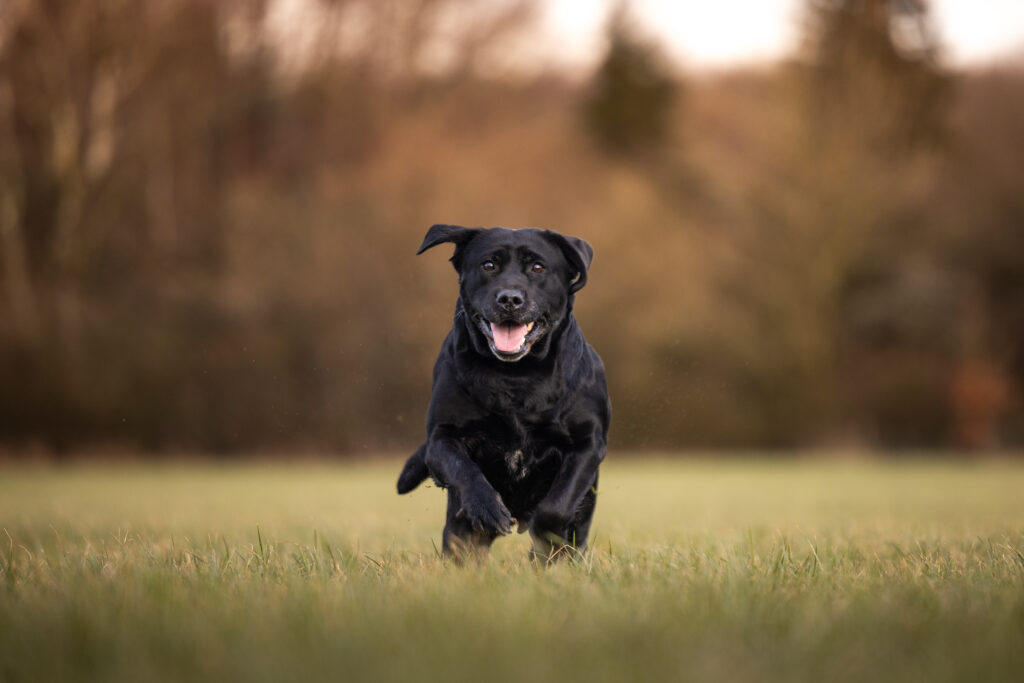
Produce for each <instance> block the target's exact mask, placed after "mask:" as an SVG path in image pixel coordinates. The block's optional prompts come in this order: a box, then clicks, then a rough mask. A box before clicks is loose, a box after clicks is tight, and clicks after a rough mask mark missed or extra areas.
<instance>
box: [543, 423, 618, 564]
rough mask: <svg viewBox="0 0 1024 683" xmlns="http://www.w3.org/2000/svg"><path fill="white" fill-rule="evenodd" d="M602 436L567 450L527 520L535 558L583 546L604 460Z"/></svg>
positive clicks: (550, 556)
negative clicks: (531, 515)
mask: <svg viewBox="0 0 1024 683" xmlns="http://www.w3.org/2000/svg"><path fill="white" fill-rule="evenodd" d="M604 453H605V446H604V442H603V440H598V439H594V440H591V441H590V442H588V443H587V444H586V445H584V446H583V447H582V448H579V449H578V450H574V451H571V452H570V453H568V454H567V455H566V456H565V459H564V460H563V461H562V466H561V468H560V469H559V471H558V475H557V476H556V477H555V481H554V483H553V484H552V485H551V488H550V489H549V490H548V492H547V494H546V495H545V496H544V498H543V499H542V500H541V501H540V503H539V504H538V505H537V510H536V512H535V513H534V515H533V519H532V520H531V521H530V536H531V538H532V540H533V553H532V554H533V556H534V557H535V558H542V559H545V558H553V557H557V556H559V555H560V554H562V553H561V552H560V551H562V550H564V549H566V548H576V549H580V550H582V549H584V548H586V545H587V533H588V532H589V530H590V520H591V517H592V516H593V514H594V507H595V505H596V504H597V490H596V489H597V470H598V467H599V466H600V464H601V461H602V460H604Z"/></svg>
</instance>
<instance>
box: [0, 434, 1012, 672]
mask: <svg viewBox="0 0 1024 683" xmlns="http://www.w3.org/2000/svg"><path fill="white" fill-rule="evenodd" d="M398 467H399V462H398V461H397V460H393V459H381V460H374V461H370V462H361V463H333V462H329V461H308V460H296V461H294V462H282V461H275V462H255V463H254V462H249V463H236V464H209V463H201V462H184V463H163V464H141V463H140V464H133V463H129V464H123V463H122V464H115V463H108V464H86V463H80V464H71V465H65V466H59V467H55V466H49V465H32V464H29V465H25V464H12V463H8V464H3V465H0V681H4V682H7V681H62V680H75V681H93V680H95V681H162V680H169V681H170V680H189V681H205V680H211V681H212V680H217V681H229V680H245V681H284V680H295V681H308V680H340V681H350V680H351V681H364V680H366V681H372V680H382V681H404V680H444V681H452V682H458V681H519V680H535V681H556V680H558V681H576V680H587V681H633V680H635V681H659V680H711V681H822V680H827V681H864V680H871V681H929V682H932V683H934V682H935V681H961V680H985V681H1019V680H1024V461H1021V460H1019V459H1018V460H1005V459H991V460H980V461H962V460H951V459H911V460H901V461H876V460H871V459H843V460H835V459H832V460H823V459H813V458H790V459H783V460H768V459H764V458H757V457H742V458H741V457H731V458H728V459H721V458H712V457H706V458H688V459H684V460H679V459H673V458H670V457H668V456H667V454H666V455H664V456H662V457H657V456H647V457H644V458H628V457H626V456H624V455H622V454H615V453H613V454H612V455H611V457H610V459H609V462H608V463H606V465H605V467H604V469H603V470H602V479H601V484H600V492H599V504H598V509H597V515H596V518H595V524H594V532H593V536H592V546H591V551H590V552H589V553H588V554H587V555H585V556H583V557H581V558H579V559H577V560H575V561H571V562H561V563H558V564H556V565H553V566H548V567H544V566H538V565H534V564H531V563H530V562H529V560H528V559H527V549H528V547H529V541H528V538H527V537H526V536H523V535H514V536H511V537H507V538H504V539H499V541H498V542H497V543H496V544H495V547H494V551H493V553H492V555H491V557H490V558H489V559H488V560H487V561H486V562H485V563H483V564H482V565H478V566H477V565H471V566H466V567H457V566H452V565H450V564H447V563H445V562H443V561H442V560H441V559H440V558H439V556H438V553H437V550H438V547H439V545H440V523H441V519H442V515H443V504H444V496H443V493H442V492H441V491H439V490H438V489H436V488H434V487H421V489H419V490H417V491H416V492H414V493H413V494H411V495H409V496H404V497H399V496H397V495H396V494H395V493H394V488H393V485H394V478H395V475H396V474H397V472H398Z"/></svg>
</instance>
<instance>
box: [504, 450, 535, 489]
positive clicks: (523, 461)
mask: <svg viewBox="0 0 1024 683" xmlns="http://www.w3.org/2000/svg"><path fill="white" fill-rule="evenodd" d="M505 466H506V467H507V468H508V473H509V476H510V477H512V479H514V480H515V481H522V480H523V479H525V478H526V475H528V474H529V473H530V462H529V461H528V460H527V458H526V457H525V456H524V455H523V449H521V448H517V449H515V450H514V451H507V452H506V453H505Z"/></svg>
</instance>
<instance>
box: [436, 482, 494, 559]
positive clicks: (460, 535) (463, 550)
mask: <svg viewBox="0 0 1024 683" xmlns="http://www.w3.org/2000/svg"><path fill="white" fill-rule="evenodd" d="M460 511H462V500H461V499H460V497H459V492H458V491H457V490H456V489H455V488H454V487H449V488H448V512H447V515H446V518H445V525H444V533H443V535H442V543H441V549H442V551H443V553H444V556H445V557H446V558H451V559H453V560H455V561H456V562H458V563H460V564H461V563H463V562H465V561H466V560H469V559H474V560H481V559H483V558H485V557H487V553H488V551H489V550H490V548H491V543H493V542H494V539H495V538H496V536H497V532H493V531H479V530H476V529H474V528H473V524H472V523H471V522H470V521H469V519H467V518H466V516H465V514H460Z"/></svg>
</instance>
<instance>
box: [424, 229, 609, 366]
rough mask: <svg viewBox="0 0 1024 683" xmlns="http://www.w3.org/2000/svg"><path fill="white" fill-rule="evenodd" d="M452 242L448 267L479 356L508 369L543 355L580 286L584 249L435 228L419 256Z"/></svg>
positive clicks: (550, 239)
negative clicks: (489, 357)
mask: <svg viewBox="0 0 1024 683" xmlns="http://www.w3.org/2000/svg"><path fill="white" fill-rule="evenodd" d="M442 242H454V243H455V254H454V255H453V256H452V263H453V265H454V266H455V269H456V270H457V271H458V273H459V294H460V296H461V298H462V306H463V309H464V310H465V312H466V315H467V316H468V320H469V322H470V330H471V335H472V340H473V346H474V348H475V349H476V350H477V352H478V353H481V354H483V355H492V356H494V357H495V358H498V359H499V360H502V361H506V362H515V361H518V360H521V359H523V358H525V357H527V356H529V355H531V354H532V356H533V357H536V358H543V357H545V356H546V355H547V354H548V351H549V349H550V345H551V339H552V334H551V333H552V332H553V331H555V330H557V329H558V327H559V325H561V323H562V322H563V321H564V320H565V318H566V316H567V315H568V313H569V310H570V309H571V306H572V298H573V295H574V294H575V293H576V292H577V291H578V290H579V289H580V288H582V287H583V285H584V284H585V283H586V280H587V268H588V267H589V266H590V262H591V260H592V258H593V253H594V252H593V250H592V249H591V248H590V245H589V244H587V243H586V242H584V241H583V240H581V239H578V238H575V237H567V236H565V235H561V234H559V233H557V232H554V231H551V230H536V229H523V230H508V229H505V228H491V229H489V230H484V229H480V228H462V227H459V226H452V225H435V226H434V227H432V228H431V229H430V230H429V231H428V232H427V237H426V239H424V241H423V245H422V246H421V247H420V250H419V252H417V253H422V252H423V251H424V250H426V249H429V248H430V247H433V246H435V245H436V244H440V243H442Z"/></svg>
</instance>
